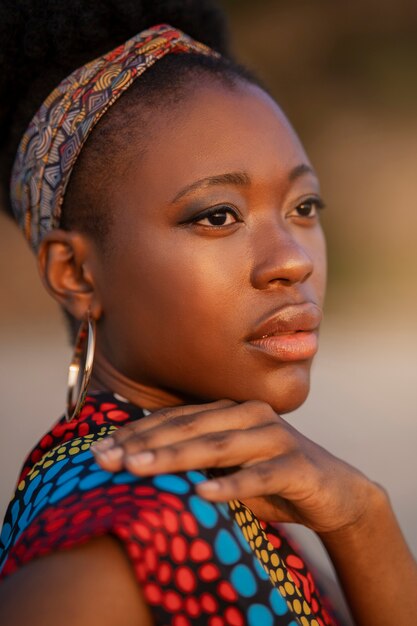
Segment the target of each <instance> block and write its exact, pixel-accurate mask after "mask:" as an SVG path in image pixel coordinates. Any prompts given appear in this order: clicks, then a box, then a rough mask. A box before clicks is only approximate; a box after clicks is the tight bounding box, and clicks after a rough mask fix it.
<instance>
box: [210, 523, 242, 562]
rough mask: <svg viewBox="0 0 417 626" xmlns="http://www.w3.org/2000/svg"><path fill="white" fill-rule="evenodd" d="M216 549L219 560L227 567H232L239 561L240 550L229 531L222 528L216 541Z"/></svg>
mask: <svg viewBox="0 0 417 626" xmlns="http://www.w3.org/2000/svg"><path fill="white" fill-rule="evenodd" d="M214 549H215V551H216V555H217V558H218V559H219V560H220V561H221V562H222V563H224V564H225V565H231V564H232V563H236V561H238V560H239V557H240V555H241V552H240V548H239V546H238V545H237V543H236V541H235V540H234V539H233V537H232V535H231V534H230V533H229V531H228V530H225V529H224V528H222V529H221V530H220V531H219V532H218V533H217V536H216V539H215V540H214Z"/></svg>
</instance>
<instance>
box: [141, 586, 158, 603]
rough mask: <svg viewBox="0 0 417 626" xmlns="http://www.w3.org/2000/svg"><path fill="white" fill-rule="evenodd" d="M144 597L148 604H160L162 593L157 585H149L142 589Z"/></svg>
mask: <svg viewBox="0 0 417 626" xmlns="http://www.w3.org/2000/svg"><path fill="white" fill-rule="evenodd" d="M144 592H145V597H146V599H147V600H148V602H149V604H160V603H161V600H162V592H161V590H160V588H159V587H158V586H157V585H154V584H153V583H149V584H147V585H145V587H144Z"/></svg>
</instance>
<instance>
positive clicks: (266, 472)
mask: <svg viewBox="0 0 417 626" xmlns="http://www.w3.org/2000/svg"><path fill="white" fill-rule="evenodd" d="M255 471H256V475H257V477H258V478H259V480H260V481H262V482H261V484H263V485H266V486H268V485H270V484H271V482H272V481H273V479H274V475H275V472H274V468H273V467H272V464H271V463H260V464H259V465H258V466H257V467H256V468H255Z"/></svg>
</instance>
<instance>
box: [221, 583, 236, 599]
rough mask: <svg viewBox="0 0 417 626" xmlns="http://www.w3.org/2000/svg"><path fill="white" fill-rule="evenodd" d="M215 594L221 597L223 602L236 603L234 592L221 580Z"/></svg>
mask: <svg viewBox="0 0 417 626" xmlns="http://www.w3.org/2000/svg"><path fill="white" fill-rule="evenodd" d="M217 593H218V594H219V596H221V597H222V598H223V599H224V600H227V601H228V602H236V600H237V593H236V590H235V589H234V588H233V587H232V585H231V584H230V583H229V582H228V581H227V580H222V581H221V582H220V583H219V584H218V585H217Z"/></svg>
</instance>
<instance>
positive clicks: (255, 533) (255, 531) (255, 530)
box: [251, 522, 258, 537]
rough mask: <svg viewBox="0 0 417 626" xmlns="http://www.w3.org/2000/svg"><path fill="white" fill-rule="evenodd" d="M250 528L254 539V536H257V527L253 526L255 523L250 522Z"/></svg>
mask: <svg viewBox="0 0 417 626" xmlns="http://www.w3.org/2000/svg"><path fill="white" fill-rule="evenodd" d="M251 528H252V532H253V534H254V536H255V537H256V535H257V534H258V527H257V525H256V524H255V522H252V524H251Z"/></svg>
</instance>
